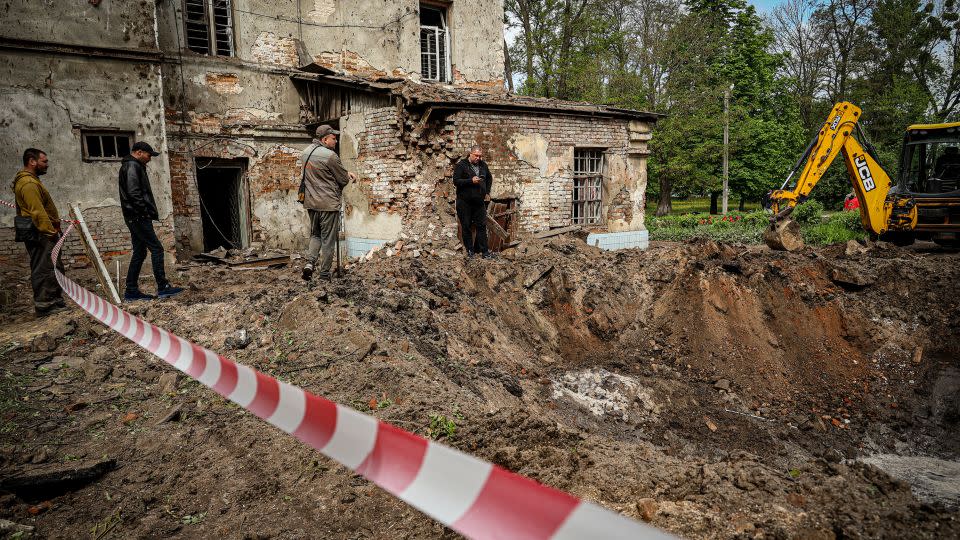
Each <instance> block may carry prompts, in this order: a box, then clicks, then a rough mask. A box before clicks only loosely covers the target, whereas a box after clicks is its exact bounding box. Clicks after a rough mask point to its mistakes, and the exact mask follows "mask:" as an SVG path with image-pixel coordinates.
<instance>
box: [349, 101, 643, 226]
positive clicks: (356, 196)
mask: <svg viewBox="0 0 960 540" xmlns="http://www.w3.org/2000/svg"><path fill="white" fill-rule="evenodd" d="M342 126H343V129H344V134H343V138H342V140H341V153H342V155H343V157H344V162H345V164H347V166H348V168H354V169H355V170H356V171H357V172H358V174H359V175H360V182H358V183H357V184H356V185H351V186H350V187H348V189H347V190H346V192H345V200H346V202H347V205H346V210H345V212H346V232H347V235H348V236H353V237H360V238H376V239H383V240H393V239H396V238H398V237H400V236H402V235H403V234H410V235H413V236H418V235H421V234H423V233H424V232H425V230H426V229H428V228H429V229H430V230H431V231H436V232H437V233H442V234H448V233H451V232H452V233H455V231H456V224H455V222H454V218H453V216H454V208H453V206H454V205H453V203H454V200H455V189H454V186H453V182H452V174H453V166H454V165H455V164H456V162H457V161H458V160H459V159H461V158H462V157H463V156H465V155H466V154H467V152H468V150H469V148H470V147H471V146H472V145H473V144H480V145H481V146H483V148H484V150H485V153H486V156H485V159H486V160H487V163H488V164H489V166H490V169H491V172H492V173H493V175H494V187H493V193H492V195H493V197H494V198H516V199H517V209H518V211H519V223H520V232H521V233H532V232H537V231H542V230H546V229H549V228H551V227H562V226H566V225H570V224H571V205H572V195H573V179H572V166H573V154H574V149H575V148H600V149H603V150H604V151H605V168H604V179H603V219H602V222H601V223H600V224H598V225H597V226H593V227H590V230H591V231H594V232H622V231H635V230H642V229H643V219H644V213H643V205H644V194H645V190H646V182H647V176H646V156H647V147H646V145H647V141H649V138H650V127H651V126H650V125H649V123H647V122H640V121H628V120H625V119H602V118H586V117H578V116H572V115H563V114H533V113H504V112H489V111H481V110H464V111H460V112H455V113H452V114H448V115H442V114H439V113H433V116H430V117H428V118H427V120H426V121H423V117H422V115H421V114H418V113H409V112H408V111H398V110H397V109H396V108H393V107H385V108H382V109H377V110H374V111H367V112H365V113H363V114H357V115H351V116H350V117H349V120H348V121H347V122H345V123H343V124H342Z"/></svg>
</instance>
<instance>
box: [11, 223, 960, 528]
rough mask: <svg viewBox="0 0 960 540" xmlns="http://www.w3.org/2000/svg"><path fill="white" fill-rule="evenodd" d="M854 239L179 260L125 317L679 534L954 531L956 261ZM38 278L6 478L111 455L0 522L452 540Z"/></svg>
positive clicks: (19, 336) (959, 271)
mask: <svg viewBox="0 0 960 540" xmlns="http://www.w3.org/2000/svg"><path fill="white" fill-rule="evenodd" d="M861 247H862V248H863V249H857V250H851V249H849V246H843V245H839V246H831V247H828V248H823V249H813V248H804V249H801V250H799V251H796V252H790V253H785V252H772V251H770V250H768V249H766V248H764V247H742V246H728V245H718V244H714V243H693V244H675V243H654V245H653V246H652V247H651V248H650V249H649V250H647V251H643V252H639V251H621V252H600V251H598V250H596V249H595V248H591V247H589V246H586V245H585V244H584V243H583V242H582V241H580V240H578V239H575V238H566V237H559V238H554V239H551V240H549V241H544V242H539V243H534V242H530V243H525V244H521V245H520V246H519V247H517V248H516V249H514V250H512V251H507V252H505V253H504V254H503V256H502V257H500V258H499V259H495V260H492V261H486V260H484V261H478V260H469V261H465V260H463V259H461V258H459V257H449V256H447V257H444V256H436V255H431V254H430V253H426V252H425V253H423V254H421V256H420V257H417V258H408V259H403V258H397V257H393V258H376V259H373V260H370V261H368V262H366V263H365V264H363V265H359V266H357V267H355V268H352V269H351V270H350V271H349V272H348V274H347V275H346V276H345V277H344V278H342V279H340V280H336V281H334V282H333V283H313V284H309V285H308V284H305V283H304V282H303V281H302V280H300V278H299V274H298V272H297V270H296V269H295V268H286V269H279V270H276V269H265V270H258V271H256V272H237V271H234V270H230V269H226V268H222V267H214V266H205V265H188V266H184V267H181V268H180V272H181V274H182V275H181V277H180V279H179V280H178V282H182V283H190V284H191V287H190V289H189V290H188V291H187V292H186V293H184V294H182V295H180V296H179V297H177V298H176V299H173V300H168V301H161V302H151V303H143V304H133V305H131V307H130V309H131V310H132V311H134V312H136V313H137V314H139V315H141V316H143V317H144V318H146V319H147V320H150V321H152V322H154V323H156V324H159V325H160V326H163V327H165V328H167V329H169V330H171V331H173V332H175V333H177V334H179V335H181V336H183V337H185V338H188V339H191V340H193V341H195V342H197V343H199V344H201V345H204V346H206V347H210V348H212V349H214V350H218V351H220V352H222V353H224V354H226V355H228V356H230V357H232V358H234V359H236V360H237V361H239V362H242V363H244V364H247V365H250V366H253V367H255V368H257V369H260V370H262V371H265V372H267V373H270V374H272V375H274V376H276V377H278V378H280V379H281V380H284V381H286V382H290V383H293V384H297V385H300V386H302V387H304V388H306V389H308V390H310V391H313V392H315V393H318V394H321V395H324V396H327V397H329V398H331V399H333V400H335V401H338V402H340V403H343V404H347V405H350V406H353V407H354V408H356V409H358V410H362V411H364V412H367V413H369V414H372V415H374V416H377V417H379V418H382V419H384V420H386V421H388V422H392V423H394V424H395V425H397V426H399V427H402V428H404V429H407V430H410V431H414V432H416V433H419V434H421V435H424V436H430V437H433V438H435V439H438V440H440V441H442V442H444V443H446V444H449V445H452V446H454V447H456V448H459V449H461V450H464V451H466V452H469V453H472V454H474V455H477V456H478V457H481V458H483V459H487V460H490V461H492V462H494V463H497V464H499V465H501V466H503V467H506V468H508V469H510V470H513V471H516V472H519V473H521V474H525V475H527V476H530V477H532V478H534V479H536V480H538V481H540V482H544V483H546V484H549V485H552V486H555V487H558V488H560V489H564V490H567V491H570V492H571V493H574V494H576V495H578V496H581V497H585V498H587V499H590V500H593V501H596V502H598V503H600V504H602V505H605V506H607V507H609V508H612V509H614V510H616V511H619V512H622V513H624V514H626V515H628V516H630V517H633V518H635V519H642V520H645V521H649V522H650V523H652V524H654V525H656V526H658V527H661V528H663V529H666V530H668V531H671V532H673V533H675V534H677V535H680V536H684V537H691V538H842V537H854V538H874V537H886V538H950V537H957V536H960V522H958V521H957V518H958V513H957V505H958V497H957V492H958V490H957V482H958V480H957V474H958V473H957V469H958V463H960V455H958V454H960V430H958V429H957V427H958V425H957V424H958V422H960V395H958V393H957V389H958V387H960V376H958V373H960V365H958V358H960V355H958V353H960V330H958V326H960V319H958V317H957V313H960V294H958V292H960V265H958V264H957V261H958V254H957V253H956V252H950V251H944V250H941V249H940V248H936V247H927V248H924V247H923V246H920V247H914V248H910V249H906V248H896V247H893V246H889V245H887V244H870V245H868V246H861ZM547 268H552V269H551V270H550V271H549V272H545V269H547ZM79 279H80V281H81V282H82V283H85V284H86V285H87V286H90V287H92V286H93V283H94V280H93V279H92V276H87V275H83V274H79ZM528 285H529V286H528ZM17 286H19V289H16V287H17ZM25 286H26V287H28V284H24V283H21V282H19V281H17V279H12V280H11V279H6V278H5V279H4V287H11V288H15V289H16V296H17V298H19V299H20V300H21V304H18V305H16V306H13V308H12V309H10V310H8V312H7V313H6V314H4V315H3V317H5V319H4V320H3V326H2V328H0V353H2V358H0V366H2V372H0V374H2V377H0V433H2V434H3V437H2V438H0V477H9V476H13V475H16V474H20V473H23V472H26V471H32V470H36V469H37V468H38V467H44V466H45V467H53V466H54V465H56V466H60V465H61V464H69V463H73V462H80V463H86V462H90V461H96V460H102V459H112V460H116V463H117V468H116V470H112V471H110V472H107V473H106V474H104V475H103V476H102V477H101V478H99V479H96V480H94V481H91V482H89V483H86V484H83V485H79V486H73V487H71V488H70V489H68V490H65V491H64V490H62V491H59V492H56V493H45V494H43V495H42V496H39V497H38V496H37V495H31V494H27V493H20V492H17V491H12V492H6V493H3V494H0V519H4V520H8V521H10V522H13V523H15V524H18V525H20V526H25V527H34V530H33V531H32V532H31V534H34V535H35V536H37V537H42V538H76V537H82V536H89V535H90V533H91V531H96V532H95V534H98V535H100V534H102V536H101V537H102V538H131V537H174V538H197V537H211V536H223V537H225V538H273V537H276V538H383V537H385V536H388V537H391V538H393V537H398V538H425V537H426V538H452V537H455V534H454V533H452V532H451V531H449V530H445V529H444V528H443V527H442V526H440V525H438V524H437V523H436V522H434V521H432V520H431V519H429V518H427V517H426V516H423V515H422V514H420V513H419V512H417V511H415V510H412V509H411V508H410V507H408V506H406V505H405V504H403V503H402V502H400V501H398V500H397V499H394V498H393V497H391V496H390V495H387V494H386V493H385V492H383V491H381V490H380V489H379V488H377V487H375V486H373V485H371V484H370V483H368V482H367V481H366V480H364V479H363V478H361V477H359V476H356V475H354V474H352V473H350V472H349V471H347V470H346V469H344V468H342V467H340V466H339V465H337V464H335V463H332V462H330V461H328V460H327V459H326V458H324V457H323V456H321V455H319V454H317V453H316V452H313V451H312V450H309V449H307V448H306V447H304V446H303V445H301V444H300V443H298V442H297V441H296V440H294V439H292V438H290V437H288V436H286V435H284V434H283V433H280V432H279V431H277V430H274V429H273V428H271V427H269V426H267V425H266V424H264V423H262V422H260V421H259V420H257V419H256V418H254V417H253V416H252V415H250V414H248V413H246V412H244V411H242V410H240V409H239V408H237V407H236V406H234V405H232V404H231V403H229V402H227V401H225V400H223V399H221V398H220V397H218V396H217V395H215V394H213V393H212V392H210V391H208V390H206V389H205V388H203V387H201V386H200V385H199V384H198V383H196V382H193V381H192V380H190V379H189V378H186V377H176V376H171V374H172V373H173V372H172V369H171V368H170V367H168V366H167V365H166V364H163V363H162V362H160V361H159V360H157V359H155V358H153V357H152V356H150V355H148V354H147V353H145V352H143V351H141V350H140V349H138V348H137V347H136V346H135V345H133V344H131V343H129V342H127V341H126V340H124V339H123V338H120V337H119V336H117V335H115V334H113V333H110V332H104V331H103V328H102V327H101V326H100V325H99V324H98V323H93V322H92V321H91V319H90V318H89V317H87V316H85V315H83V314H81V313H80V312H78V311H71V312H69V313H66V314H62V315H58V316H55V317H53V318H50V319H45V320H43V321H42V322H35V321H32V320H29V316H27V315H25V314H24V313H23V312H24V311H25V310H26V309H28V307H29V306H28V305H27V304H26V303H25V302H26V301H27V300H28V294H26V293H25V292H24V291H25V289H24V288H23V287H25ZM885 471H886V472H885ZM41 504H44V505H45V506H43V507H42V511H40V510H39V509H40V508H41V506H40V505H41ZM31 509H38V510H37V511H36V513H33V512H32V510H31ZM104 531H106V532H104ZM111 535H112V536H111Z"/></svg>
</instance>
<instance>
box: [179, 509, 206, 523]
mask: <svg viewBox="0 0 960 540" xmlns="http://www.w3.org/2000/svg"><path fill="white" fill-rule="evenodd" d="M205 517H207V513H206V512H200V513H199V514H187V515H185V516H183V519H181V520H180V521H181V522H182V523H183V524H184V525H196V524H198V523H201V522H202V521H203V518H205Z"/></svg>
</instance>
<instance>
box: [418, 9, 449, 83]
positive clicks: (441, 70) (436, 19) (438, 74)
mask: <svg viewBox="0 0 960 540" xmlns="http://www.w3.org/2000/svg"><path fill="white" fill-rule="evenodd" d="M420 74H421V75H422V76H423V78H424V80H428V81H439V82H448V81H449V80H450V40H449V32H448V29H447V10H446V9H444V8H442V7H436V6H428V5H424V4H420Z"/></svg>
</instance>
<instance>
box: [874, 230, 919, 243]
mask: <svg viewBox="0 0 960 540" xmlns="http://www.w3.org/2000/svg"><path fill="white" fill-rule="evenodd" d="M916 239H917V238H916V236H915V235H914V234H913V233H912V232H910V231H891V232H887V233H884V234H881V235H880V240H883V241H884V242H890V243H891V244H893V245H895V246H900V247H906V246H910V245H913V242H914V241H915V240H916Z"/></svg>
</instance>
